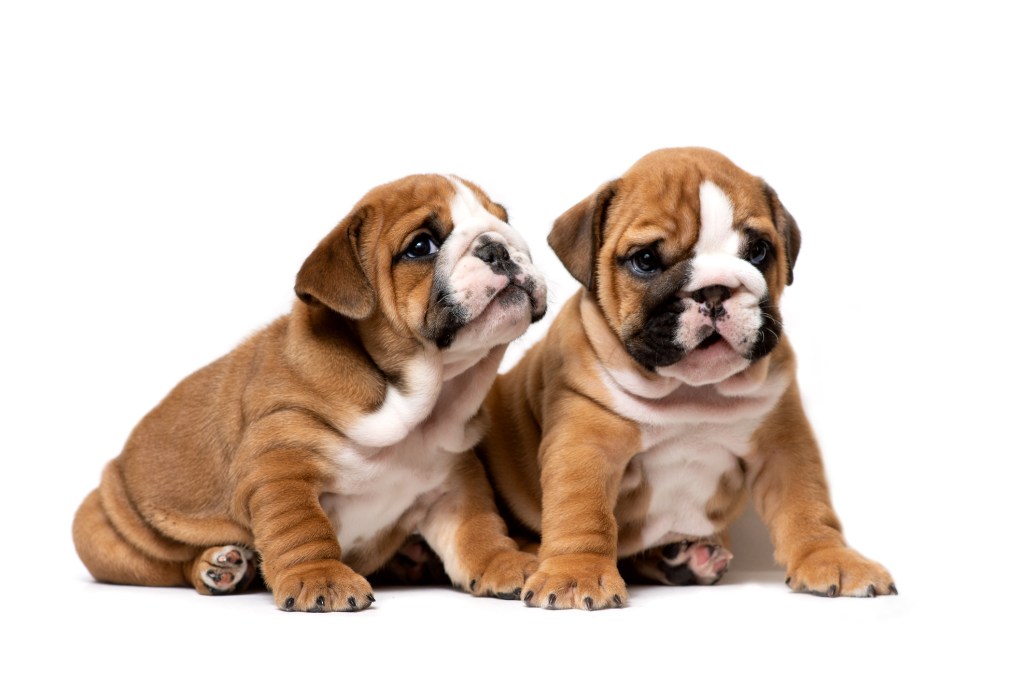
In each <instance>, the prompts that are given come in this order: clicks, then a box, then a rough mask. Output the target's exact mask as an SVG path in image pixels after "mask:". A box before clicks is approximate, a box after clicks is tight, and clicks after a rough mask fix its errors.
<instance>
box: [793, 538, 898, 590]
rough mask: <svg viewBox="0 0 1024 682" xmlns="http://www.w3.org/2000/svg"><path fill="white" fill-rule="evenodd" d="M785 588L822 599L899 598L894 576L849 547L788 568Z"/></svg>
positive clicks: (824, 552)
mask: <svg viewBox="0 0 1024 682" xmlns="http://www.w3.org/2000/svg"><path fill="white" fill-rule="evenodd" d="M786 584H787V585H789V586H790V587H791V588H792V589H793V590H796V591H797V592H810V593H811V594H816V595H819V596H823V597H874V596H878V595H884V594H896V585H894V584H893V580H892V576H891V575H889V572H888V571H886V570H885V569H884V568H883V567H882V566H881V565H880V564H877V563H875V562H874V561H870V560H868V559H865V558H864V557H863V556H861V555H860V554H858V553H857V552H855V551H854V550H852V549H850V548H848V547H834V548H831V549H819V550H818V551H816V552H812V553H811V554H808V555H807V556H806V557H804V558H803V559H802V560H801V561H799V562H794V563H793V564H792V565H790V567H789V571H788V577H787V578H786Z"/></svg>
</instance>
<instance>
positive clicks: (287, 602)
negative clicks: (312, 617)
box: [284, 597, 295, 609]
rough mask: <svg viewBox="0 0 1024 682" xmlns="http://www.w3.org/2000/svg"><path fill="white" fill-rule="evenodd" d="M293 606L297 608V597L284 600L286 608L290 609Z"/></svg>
mask: <svg viewBox="0 0 1024 682" xmlns="http://www.w3.org/2000/svg"><path fill="white" fill-rule="evenodd" d="M293 606H295V597H288V598H287V599H285V600H284V607H285V608H286V609H290V608H291V607H293Z"/></svg>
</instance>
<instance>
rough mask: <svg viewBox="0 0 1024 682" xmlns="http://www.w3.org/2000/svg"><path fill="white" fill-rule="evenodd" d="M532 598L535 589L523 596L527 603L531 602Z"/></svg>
mask: <svg viewBox="0 0 1024 682" xmlns="http://www.w3.org/2000/svg"><path fill="white" fill-rule="evenodd" d="M531 599H533V590H530V591H529V592H527V593H526V596H525V597H523V601H525V602H526V603H527V604H529V603H530V600H531Z"/></svg>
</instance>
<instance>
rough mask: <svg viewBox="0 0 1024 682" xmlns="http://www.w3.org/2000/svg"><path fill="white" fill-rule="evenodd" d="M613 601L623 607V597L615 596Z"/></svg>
mask: <svg viewBox="0 0 1024 682" xmlns="http://www.w3.org/2000/svg"><path fill="white" fill-rule="evenodd" d="M612 601H613V602H615V605H616V606H622V597H620V596H619V595H615V596H613V597H612Z"/></svg>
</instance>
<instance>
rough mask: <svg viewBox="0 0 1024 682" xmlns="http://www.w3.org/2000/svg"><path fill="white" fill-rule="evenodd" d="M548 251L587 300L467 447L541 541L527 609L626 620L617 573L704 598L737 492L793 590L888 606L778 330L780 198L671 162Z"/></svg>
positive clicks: (594, 202) (665, 156) (613, 188)
mask: <svg viewBox="0 0 1024 682" xmlns="http://www.w3.org/2000/svg"><path fill="white" fill-rule="evenodd" d="M548 241H549V243H550V245H551V247H552V248H553V249H554V251H555V253H556V254H557V255H558V257H559V258H560V259H561V261H562V262H563V263H564V265H565V266H566V268H567V269H568V270H569V272H570V273H571V274H572V275H573V277H575V278H576V279H577V280H578V281H579V282H580V283H581V284H582V285H583V287H582V289H581V290H580V291H579V292H578V293H577V294H576V295H575V296H574V297H573V298H571V299H570V300H569V301H568V302H567V303H566V304H565V306H564V307H563V309H562V310H561V312H560V313H559V315H558V317H557V318H556V319H555V320H554V322H553V324H552V326H551V328H550V330H549V331H548V333H547V335H546V336H545V337H544V339H543V340H542V341H541V342H540V343H538V344H537V345H535V346H534V347H532V348H531V349H530V350H529V351H528V352H527V353H526V355H525V356H524V357H523V359H522V360H521V361H520V362H519V363H518V364H517V365H516V366H515V367H514V368H513V369H512V370H511V371H510V372H508V373H507V374H504V375H502V376H500V377H499V378H498V380H497V381H496V383H495V385H494V388H493V389H492V391H491V393H490V395H489V396H488V399H487V406H488V410H489V412H490V416H491V428H490V430H489V432H488V435H487V436H486V438H485V440H484V441H483V443H482V444H481V447H480V448H479V452H480V454H481V456H482V458H483V460H484V461H485V463H486V465H487V467H488V469H489V474H490V477H491V480H492V482H493V483H494V486H495V490H496V493H497V494H498V496H499V497H500V502H501V506H503V507H504V509H506V510H507V513H508V516H509V521H510V522H514V523H515V524H517V525H519V526H522V527H525V529H526V530H530V531H533V532H534V533H538V534H539V540H540V549H539V559H540V567H539V568H538V570H537V572H536V573H534V574H533V575H532V576H531V577H530V579H529V580H528V581H527V583H526V587H525V588H524V594H523V598H524V600H525V601H526V603H527V604H530V605H539V606H545V607H549V608H586V609H597V608H604V607H608V606H618V605H621V604H622V603H623V602H624V600H625V599H626V585H625V582H624V580H623V576H622V574H621V573H620V570H619V569H620V568H622V569H623V571H624V572H626V571H628V574H629V575H630V576H632V577H638V578H644V579H647V580H654V581H657V582H661V583H666V584H689V583H702V584H709V583H713V582H715V581H717V580H718V578H720V577H721V575H722V573H723V572H724V571H725V570H726V568H727V567H728V564H729V561H730V559H731V558H732V555H731V554H730V553H729V551H728V550H727V549H726V548H725V547H724V542H725V537H724V535H725V532H726V530H727V528H728V526H729V524H730V523H731V522H732V521H734V520H735V519H736V518H737V516H738V515H739V513H740V511H741V510H742V508H743V506H744V504H745V501H746V499H747V495H748V494H749V495H750V496H751V497H752V498H753V503H754V505H755V507H756V509H757V511H758V512H759V513H760V516H761V518H762V519H763V520H764V522H765V524H766V525H767V527H768V530H769V532H770V535H771V539H772V541H773V544H774V547H775V556H776V559H777V560H778V561H779V562H780V563H781V564H782V565H783V566H785V567H786V570H787V572H788V576H789V577H788V579H787V582H788V584H789V585H790V586H791V587H792V588H793V589H795V590H802V591H808V592H813V593H818V594H825V595H829V596H835V595H845V596H875V595H882V594H895V592H896V589H895V587H894V586H893V582H892V578H891V577H890V575H889V574H888V573H887V572H886V570H885V569H884V568H882V567H881V566H880V565H878V564H877V563H875V562H873V561H869V560H868V559H865V558H864V557H863V556H861V555H860V554H858V553H857V552H855V551H854V550H852V549H850V548H849V547H847V545H846V542H845V540H844V539H843V535H842V532H841V530H840V524H839V519H838V518H837V517H836V514H835V512H834V511H833V509H832V505H831V502H830V499H829V493H828V488H827V485H826V482H825V475H824V472H823V467H822V460H821V455H820V453H819V450H818V446H817V444H816V442H815V438H814V435H813V433H812V431H811V427H810V424H809V423H808V420H807V417H806V416H805V414H804V410H803V407H802V406H801V400H800V392H799V389H798V388H797V382H796V361H795V355H794V352H793V349H792V347H791V346H790V344H789V341H788V339H787V337H786V336H785V335H784V334H783V328H782V316H781V314H780V313H779V299H780V297H781V295H782V291H783V289H784V288H785V287H786V285H787V284H789V283H792V281H793V267H794V265H795V263H796V258H797V253H798V252H799V250H800V231H799V229H798V228H797V225H796V222H795V221H794V220H793V217H792V216H791V215H790V214H789V212H788V211H787V210H786V209H785V208H784V207H783V205H782V203H781V202H780V201H779V198H778V196H777V195H776V193H775V192H774V191H773V190H772V188H771V187H769V186H768V185H767V184H766V183H765V182H764V181H762V180H761V179H759V178H757V177H754V176H752V175H750V174H748V173H746V172H744V171H743V170H741V169H740V168H738V167H736V166H735V165H734V164H733V163H731V162H730V161H729V160H728V159H726V158H725V157H724V156H722V155H721V154H718V153H716V152H713V151H711V150H707V149H698V148H689V149H664V150H660V151H656V152H653V153H651V154H649V155H647V156H645V157H643V158H642V159H640V160H639V161H638V162H637V163H636V164H635V165H633V167H632V168H630V169H629V170H628V171H627V172H626V173H625V174H624V175H623V176H622V177H621V178H619V179H617V180H613V181H611V182H608V183H606V184H605V185H603V186H601V187H600V188H598V190H597V191H596V192H594V194H593V195H591V196H589V197H587V198H586V199H584V200H583V201H581V202H580V203H578V204H576V205H575V206H573V207H572V208H571V209H569V210H568V211H566V212H565V213H564V214H563V215H562V216H561V217H560V218H558V219H557V220H556V221H555V224H554V227H553V229H552V230H551V233H550V235H549V238H548ZM617 560H621V561H620V562H619V563H618V565H617Z"/></svg>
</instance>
